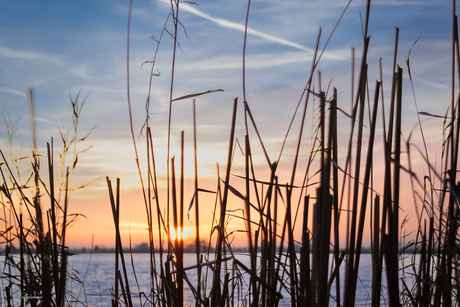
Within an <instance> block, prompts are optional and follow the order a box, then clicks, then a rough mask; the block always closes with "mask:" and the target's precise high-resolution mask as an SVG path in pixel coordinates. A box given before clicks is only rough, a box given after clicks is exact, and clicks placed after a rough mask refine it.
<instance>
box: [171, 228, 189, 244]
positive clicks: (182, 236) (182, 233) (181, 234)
mask: <svg viewBox="0 0 460 307" xmlns="http://www.w3.org/2000/svg"><path fill="white" fill-rule="evenodd" d="M193 230H194V228H193V227H187V226H186V227H184V229H183V231H182V229H181V228H180V227H177V233H179V240H184V239H187V237H189V236H190V235H191V234H192V233H193ZM169 232H170V234H171V240H172V241H174V240H176V229H174V227H172V226H171V227H169Z"/></svg>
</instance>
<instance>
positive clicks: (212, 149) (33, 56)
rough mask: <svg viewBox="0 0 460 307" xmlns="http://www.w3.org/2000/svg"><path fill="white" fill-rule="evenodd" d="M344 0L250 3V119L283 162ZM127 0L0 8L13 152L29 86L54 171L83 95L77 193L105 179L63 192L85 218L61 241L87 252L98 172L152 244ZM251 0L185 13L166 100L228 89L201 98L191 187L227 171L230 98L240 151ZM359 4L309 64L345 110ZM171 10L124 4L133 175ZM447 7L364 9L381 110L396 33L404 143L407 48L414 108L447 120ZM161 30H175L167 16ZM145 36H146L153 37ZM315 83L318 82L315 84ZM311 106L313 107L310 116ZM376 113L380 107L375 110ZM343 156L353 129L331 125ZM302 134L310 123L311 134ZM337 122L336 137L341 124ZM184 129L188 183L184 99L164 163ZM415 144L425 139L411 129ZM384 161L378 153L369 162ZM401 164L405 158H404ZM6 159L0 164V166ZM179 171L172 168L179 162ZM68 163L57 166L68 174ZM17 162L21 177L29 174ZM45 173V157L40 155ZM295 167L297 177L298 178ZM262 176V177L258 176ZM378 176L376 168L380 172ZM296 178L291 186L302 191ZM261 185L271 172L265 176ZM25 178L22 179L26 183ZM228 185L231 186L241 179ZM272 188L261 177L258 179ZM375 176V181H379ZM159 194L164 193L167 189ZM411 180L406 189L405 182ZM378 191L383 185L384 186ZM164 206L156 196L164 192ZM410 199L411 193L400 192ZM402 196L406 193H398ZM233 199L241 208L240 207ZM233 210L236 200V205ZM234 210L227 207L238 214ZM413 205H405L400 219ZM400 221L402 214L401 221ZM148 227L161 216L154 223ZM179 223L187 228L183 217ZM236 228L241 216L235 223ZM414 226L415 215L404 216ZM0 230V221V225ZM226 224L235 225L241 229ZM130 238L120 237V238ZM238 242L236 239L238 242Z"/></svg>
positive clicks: (153, 105) (99, 204) (162, 98)
mask: <svg viewBox="0 0 460 307" xmlns="http://www.w3.org/2000/svg"><path fill="white" fill-rule="evenodd" d="M347 4H348V0H333V1H320V0H313V1H303V0H286V1H277V0H253V1H251V7H250V13H249V25H248V27H249V28H248V37H247V48H246V97H247V101H248V103H249V106H250V107H251V111H252V113H253V115H254V118H255V121H256V123H257V125H258V129H259V131H260V134H261V137H262V139H263V142H264V144H265V146H266V148H267V152H268V155H269V156H270V159H271V161H272V162H273V161H275V160H276V159H277V158H278V155H279V152H280V148H281V144H282V140H283V138H284V136H285V134H286V131H287V129H288V126H289V122H290V120H291V118H292V116H293V114H294V110H295V107H296V105H297V103H298V101H299V99H300V97H301V94H302V91H303V88H304V86H305V84H306V82H307V79H308V76H309V74H310V68H311V61H312V58H313V50H314V47H315V42H316V38H317V35H318V31H319V27H322V37H321V41H320V49H322V48H323V47H324V45H325V43H326V41H327V38H328V37H329V35H330V34H331V31H332V30H333V28H334V26H335V25H336V23H337V21H338V19H339V17H340V16H341V14H342V12H343V10H344V9H345V7H346V6H347ZM128 9H129V1H127V0H123V1H121V0H79V1H77V0H73V1H48V0H45V1H31V0H29V1H2V2H0V69H1V74H0V114H1V115H2V116H3V117H4V118H5V119H6V121H7V122H8V121H10V123H14V122H15V121H16V120H18V119H19V118H21V120H20V121H19V123H18V129H17V131H16V133H15V134H14V143H13V147H12V150H13V152H16V153H17V155H18V156H27V155H29V154H30V150H31V133H30V112H29V102H28V97H27V91H28V89H29V88H33V89H34V94H35V96H34V99H35V114H36V128H37V145H38V151H39V153H40V154H42V155H46V142H49V141H50V139H51V137H53V138H54V149H55V164H59V160H58V157H59V153H60V152H61V151H62V145H61V143H60V137H59V130H58V127H59V128H60V129H61V130H62V131H67V130H68V129H72V110H71V105H70V102H69V97H72V98H74V97H76V95H77V94H78V93H80V101H81V100H82V99H83V98H85V97H87V98H86V102H85V105H84V107H83V111H82V114H81V119H80V122H79V131H80V132H79V136H80V137H82V136H84V135H86V134H87V133H88V132H89V131H90V130H91V129H92V128H93V127H94V128H95V129H94V130H93V131H92V132H91V134H90V136H89V137H88V138H87V139H86V140H85V141H84V142H81V143H79V144H78V147H77V150H82V149H85V148H87V147H88V146H92V148H91V149H90V150H88V151H86V152H84V153H81V154H80V155H79V161H78V165H77V167H76V169H75V172H74V178H73V182H72V186H73V188H76V187H78V186H80V185H82V184H85V183H86V182H89V181H92V180H93V179H96V178H98V177H101V176H102V179H100V180H98V181H96V182H95V183H93V184H91V185H90V186H88V187H87V188H86V189H83V190H78V191H75V192H73V193H72V194H71V196H70V207H69V210H70V211H71V212H73V213H76V212H78V213H81V214H83V215H85V216H86V218H80V219H79V220H78V222H77V223H76V224H74V225H73V227H72V228H71V230H70V231H69V234H68V241H69V243H68V244H69V245H74V246H89V245H90V242H91V238H92V236H93V235H94V240H95V244H97V245H99V246H107V247H108V246H113V245H114V243H113V233H114V231H113V220H112V212H111V209H110V203H109V198H108V192H107V184H106V180H105V176H109V177H110V179H111V180H112V181H113V182H115V180H116V178H117V177H119V178H121V185H122V192H121V195H122V201H121V207H122V209H121V210H122V217H121V227H122V228H123V230H124V231H125V233H128V229H130V231H131V234H132V237H133V242H134V243H136V244H137V243H140V242H145V241H147V239H148V237H147V232H146V231H145V229H146V227H147V226H146V219H145V207H144V204H143V201H142V193H141V190H140V181H139V175H138V172H137V168H136V163H135V155H134V147H133V143H132V139H131V134H130V126H129V115H128V103H127V86H126V84H127V69H126V43H127V20H128ZM246 10H247V1H243V0H232V1H224V0H215V1H210V0H203V1H197V3H196V4H193V3H188V2H187V1H184V2H183V3H181V5H180V9H179V20H180V21H181V23H182V25H183V27H180V29H179V44H180V50H178V51H177V56H176V63H175V81H174V88H173V98H177V97H180V96H183V95H187V94H192V93H199V92H204V91H208V90H217V89H222V90H224V91H219V92H215V93H212V94H208V95H204V96H201V97H198V98H197V99H196V112H197V123H198V127H197V134H198V156H199V158H198V159H199V161H198V163H199V176H200V186H202V187H203V188H206V189H210V190H215V188H216V163H219V166H220V173H221V177H222V178H224V176H225V166H226V161H227V160H226V159H227V145H228V139H229V133H230V123H231V112H232V105H233V100H234V98H236V97H238V99H239V102H240V103H239V105H238V120H237V129H236V138H237V139H238V140H239V142H240V144H241V145H242V146H243V144H244V134H245V129H244V117H243V111H242V110H243V105H242V104H241V102H242V101H243V90H242V50H243V38H244V24H245V18H246ZM365 11H366V1H364V0H355V1H352V2H351V4H350V6H349V8H348V10H347V11H346V12H345V14H344V16H343V18H342V20H341V22H340V24H339V25H338V27H337V29H336V31H335V33H334V34H333V36H332V38H331V40H330V42H329V44H328V46H327V48H326V51H325V53H324V54H323V56H322V58H321V60H320V62H319V65H318V68H317V69H318V70H319V71H321V73H322V86H323V88H324V87H326V86H327V84H328V83H329V82H330V81H331V80H332V81H331V86H333V87H336V88H337V89H338V93H339V99H338V100H339V107H341V108H342V109H343V110H345V111H347V112H350V108H351V107H350V105H351V103H350V95H351V91H350V86H351V79H350V76H351V53H352V52H351V50H352V47H355V48H356V51H355V54H356V64H355V69H356V70H357V69H358V63H359V58H360V56H361V52H362V36H363V34H362V28H361V22H362V20H361V16H362V18H364V15H365ZM169 12H170V3H169V0H151V1H136V0H135V1H133V7H132V15H131V32H130V66H129V71H130V75H129V77H130V98H131V105H132V112H133V123H134V133H135V136H136V142H137V145H138V150H139V154H140V163H141V169H142V170H143V171H144V180H145V170H146V164H145V163H146V162H145V161H146V157H145V156H146V154H145V131H144V133H142V134H141V129H142V127H143V124H144V121H145V118H146V113H145V104H146V99H147V95H148V91H149V75H150V69H151V64H149V63H147V64H145V65H142V63H144V62H145V61H152V60H153V59H154V55H155V50H156V48H157V40H159V39H160V35H161V32H162V29H163V27H164V25H165V22H166V19H167V18H168V14H169ZM451 15H452V3H451V1H447V0H436V1H433V0H427V1H425V0H417V1H404V0H388V1H387V0H380V1H372V6H371V13H370V26H369V35H370V36H371V39H370V52H369V57H368V64H369V93H370V94H369V95H370V96H371V97H373V87H374V82H375V79H379V78H380V77H379V59H380V58H382V64H383V77H384V80H383V83H384V88H385V97H386V100H388V101H386V108H387V109H386V110H387V111H388V108H389V106H388V105H389V96H390V95H389V90H390V86H389V85H390V84H391V83H390V81H391V74H392V71H391V67H392V61H393V46H394V35H395V27H398V28H399V29H400V36H399V52H398V64H399V65H400V66H401V67H402V68H403V70H404V73H405V74H404V81H403V82H404V85H405V88H404V106H403V112H404V113H403V114H404V115H403V116H404V121H403V129H404V132H403V134H404V137H407V136H408V135H409V133H410V131H411V130H412V129H413V128H414V126H415V125H416V124H417V116H416V111H415V105H414V97H413V94H412V90H411V88H410V83H409V79H408V74H407V65H406V61H405V59H406V58H407V57H408V55H409V50H410V49H411V47H412V46H413V44H414V42H416V41H417V39H418V41H417V43H416V44H415V45H414V47H413V49H412V51H411V53H410V65H411V73H412V78H413V81H414V91H415V95H416V98H417V103H418V108H419V111H425V112H429V113H432V114H438V115H443V114H444V113H445V112H446V110H447V108H448V106H449V103H450V84H451V80H450V74H451V68H450V67H451V36H452V34H451V31H452V25H451V24H452V21H451ZM166 29H167V30H168V31H169V32H170V33H173V32H174V28H173V24H172V21H171V18H170V19H169V21H168V23H167V24H166ZM152 38H153V39H152ZM172 49H173V39H172V38H171V36H170V35H169V34H168V33H164V35H163V37H162V40H161V44H160V48H159V51H158V54H157V57H156V63H155V69H154V72H155V73H156V74H159V76H155V77H154V78H153V82H152V89H151V90H152V92H151V100H150V113H151V114H150V119H151V127H152V133H153V139H154V146H155V151H156V160H157V171H158V172H159V176H160V179H161V178H163V179H164V178H165V175H164V174H165V172H166V159H167V150H166V148H167V142H166V135H167V124H168V108H169V92H170V84H171V60H172ZM315 85H316V86H318V85H317V83H316V84H315ZM310 109H311V108H310ZM379 114H380V112H379ZM296 119H297V121H295V123H294V127H293V130H292V132H291V134H290V138H289V140H290V141H291V142H288V144H287V148H286V153H284V154H283V158H282V160H281V161H280V170H279V175H280V182H286V181H287V180H289V173H290V170H291V168H292V155H293V152H292V151H293V148H294V146H295V139H296V137H297V134H298V127H299V120H298V118H296ZM340 123H341V125H343V126H341V129H340V130H341V132H342V133H343V137H344V141H343V143H342V144H340V145H341V146H342V147H343V148H346V144H347V143H346V140H347V138H348V129H349V121H348V120H347V118H346V117H345V116H343V117H341V118H340ZM424 125H425V126H424V129H425V131H424V132H425V136H426V138H427V139H428V142H429V148H430V154H431V155H432V157H437V158H439V157H440V155H441V152H440V150H441V144H442V143H441V138H442V134H441V133H442V120H439V119H430V120H428V121H424ZM311 126H312V123H311V117H310V121H309V123H308V124H307V128H306V131H305V136H304V139H305V142H304V144H305V145H304V148H303V151H302V153H303V154H304V159H303V164H302V165H305V160H306V159H307V157H308V156H307V154H308V150H309V146H310V143H309V139H310V132H311ZM308 127H309V128H308ZM377 127H378V132H377V134H378V136H379V141H376V142H377V143H376V148H375V150H376V152H379V151H380V152H381V151H382V142H381V133H382V132H381V127H382V123H381V121H379V122H378V123H377ZM342 128H343V129H342ZM182 130H184V131H185V147H186V150H185V155H186V161H187V162H186V176H187V178H189V179H191V178H193V140H192V136H193V134H192V132H193V121H192V103H191V100H190V99H188V100H181V101H177V102H174V103H173V110H172V129H171V137H172V139H171V148H172V149H171V156H173V155H176V158H177V161H178V160H179V158H178V155H179V152H178V147H179V144H180V131H182ZM415 131H416V132H414V136H413V142H414V143H415V144H418V145H420V144H421V143H420V140H421V139H420V133H419V132H418V131H419V130H417V129H416V130H415ZM251 133H252V135H251V138H252V144H253V145H252V146H253V147H254V148H255V149H254V154H255V155H257V156H258V157H259V158H258V160H257V161H258V166H259V167H260V169H261V170H263V169H264V167H265V166H266V162H265V160H264V159H263V155H262V151H261V150H260V147H259V146H258V144H259V143H258V141H257V140H256V135H255V134H253V131H252V132H251ZM0 148H1V150H2V151H3V152H4V153H5V154H7V153H8V150H9V144H8V135H7V132H6V128H5V126H4V125H3V124H2V128H1V129H0ZM378 159H379V157H376V163H378V161H381V160H378ZM405 159H406V160H407V158H405ZM2 162H3V161H2ZM243 162H244V158H243V156H242V155H241V153H240V152H239V151H238V150H237V151H236V153H235V167H234V169H233V173H235V174H238V175H241V174H243V170H244V168H243V165H244V164H243ZM413 162H414V164H416V165H417V167H418V171H420V173H421V174H422V176H423V172H426V167H424V166H423V163H424V162H423V161H422V159H421V158H414V160H413ZM177 163H178V162H177ZM71 164H72V157H71V155H70V156H69V157H68V161H66V166H71ZM29 165H30V164H29V162H28V161H27V160H25V161H23V169H24V170H26V169H27V168H28V166H29ZM42 168H43V170H45V168H46V159H43V160H42ZM302 172H303V170H302ZM266 174H267V173H266V168H265V176H266ZM375 175H376V177H378V176H379V175H380V176H381V175H382V174H379V173H378V172H377V173H376V174H375ZM302 177H303V173H302V174H300V175H299V176H298V178H297V180H298V182H297V181H296V182H297V183H299V184H300V183H301V180H302ZM265 178H267V177H265ZM25 180H26V178H23V181H25ZM232 180H235V183H234V184H235V186H237V187H239V185H240V184H241V182H238V181H237V179H232ZM267 180H268V179H267ZM376 180H378V178H376ZM188 185H189V187H190V188H188V189H186V196H185V199H186V201H185V203H186V206H188V204H189V202H190V199H191V197H192V194H193V191H192V190H191V187H192V186H193V185H192V181H188ZM160 187H165V183H164V181H162V182H160ZM409 187H410V186H408V188H409ZM376 190H378V191H380V192H381V190H382V188H381V186H379V187H377V188H376ZM160 196H161V197H162V201H163V204H164V199H165V197H164V193H163V194H161V193H160ZM404 197H406V198H407V199H408V200H412V198H411V196H410V194H409V196H407V195H406V196H404ZM406 198H405V199H406ZM237 201H238V200H237V199H236V203H237ZM203 202H204V203H203V204H202V207H201V212H202V218H201V221H202V223H201V224H202V225H203V228H206V231H205V232H204V233H209V229H210V227H211V214H210V212H211V211H213V206H214V196H213V195H212V196H211V195H204V196H203ZM239 204H241V201H239ZM238 206H239V205H234V208H239V207H238ZM413 208H414V207H413V204H409V205H407V207H405V208H404V210H405V214H409V213H410V212H411V210H414V209H413ZM405 214H404V215H405ZM155 220H156V218H155ZM185 220H186V226H189V227H193V226H194V224H193V222H194V220H193V218H191V219H190V221H189V220H188V219H187V216H186V217H185ZM235 223H237V221H235ZM411 223H412V224H410V225H412V227H413V226H414V225H415V220H413V221H412V222H411ZM2 227H3V226H2ZM235 227H244V226H243V224H242V223H241V224H236V226H235ZM125 240H127V237H125ZM240 242H243V243H241V244H244V242H245V241H243V240H241V241H240Z"/></svg>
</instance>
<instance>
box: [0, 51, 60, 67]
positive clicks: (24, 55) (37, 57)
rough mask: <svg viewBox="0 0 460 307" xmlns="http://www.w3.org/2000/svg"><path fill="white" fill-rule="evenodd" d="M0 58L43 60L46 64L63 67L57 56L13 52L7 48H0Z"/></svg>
mask: <svg viewBox="0 0 460 307" xmlns="http://www.w3.org/2000/svg"><path fill="white" fill-rule="evenodd" d="M0 57H6V58H12V59H19V60H44V61H47V62H51V63H55V64H59V65H64V61H62V60H60V59H59V57H58V56H56V55H53V54H46V53H40V52H30V51H22V50H14V49H11V48H7V47H0Z"/></svg>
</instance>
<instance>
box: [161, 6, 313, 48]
mask: <svg viewBox="0 0 460 307" xmlns="http://www.w3.org/2000/svg"><path fill="white" fill-rule="evenodd" d="M158 1H159V2H163V3H167V4H168V5H169V4H170V2H169V0H158ZM180 5H181V9H182V10H184V11H186V12H189V13H192V14H194V15H197V16H199V17H201V18H204V19H207V20H209V21H212V22H215V23H217V24H218V25H220V26H222V27H224V28H228V29H233V30H238V31H241V32H244V25H243V24H239V23H236V22H233V21H228V20H225V19H222V18H216V17H212V16H211V15H208V14H206V13H203V12H201V11H200V10H197V9H196V8H194V7H192V6H191V5H188V4H185V3H181V4H180ZM248 33H249V34H252V35H255V36H258V37H261V38H264V39H266V40H269V41H272V42H275V43H278V44H282V45H285V46H290V47H293V48H296V49H299V50H303V51H307V52H309V53H311V54H313V50H312V49H311V48H308V47H305V46H303V45H301V44H297V43H294V42H291V41H288V40H285V39H283V38H281V37H277V36H273V35H270V34H267V33H263V32H260V31H258V30H255V29H252V28H250V27H248Z"/></svg>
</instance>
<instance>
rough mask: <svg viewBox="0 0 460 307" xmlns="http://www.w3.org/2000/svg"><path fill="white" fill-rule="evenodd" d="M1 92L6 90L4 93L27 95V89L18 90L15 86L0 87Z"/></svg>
mask: <svg viewBox="0 0 460 307" xmlns="http://www.w3.org/2000/svg"><path fill="white" fill-rule="evenodd" d="M0 92H4V93H10V94H14V95H18V96H21V97H27V95H26V93H25V91H24V92H23V91H18V90H15V89H13V88H5V87H0Z"/></svg>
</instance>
